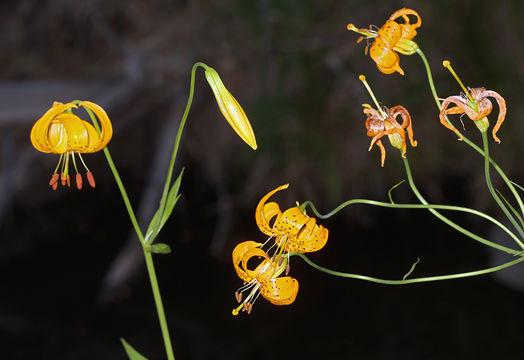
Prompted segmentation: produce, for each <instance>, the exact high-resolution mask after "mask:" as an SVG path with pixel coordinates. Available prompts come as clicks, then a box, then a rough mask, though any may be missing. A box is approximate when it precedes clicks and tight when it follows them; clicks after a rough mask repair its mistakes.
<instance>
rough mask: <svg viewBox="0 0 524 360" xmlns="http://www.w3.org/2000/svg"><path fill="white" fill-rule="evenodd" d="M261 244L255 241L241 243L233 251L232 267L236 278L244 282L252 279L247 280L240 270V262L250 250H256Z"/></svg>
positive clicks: (243, 272)
mask: <svg viewBox="0 0 524 360" xmlns="http://www.w3.org/2000/svg"><path fill="white" fill-rule="evenodd" d="M261 245H262V244H261V243H257V242H255V241H243V242H241V243H240V244H238V245H237V246H235V248H234V249H233V266H234V267H235V271H236V272H237V274H238V276H239V277H240V278H241V279H242V280H244V281H246V282H249V281H251V280H252V279H251V278H249V276H248V275H247V274H246V272H245V271H244V270H243V269H241V268H240V266H239V265H240V263H241V262H242V259H243V258H244V256H245V255H246V254H247V253H248V252H249V251H250V250H252V249H256V248H258V247H260V246H261Z"/></svg>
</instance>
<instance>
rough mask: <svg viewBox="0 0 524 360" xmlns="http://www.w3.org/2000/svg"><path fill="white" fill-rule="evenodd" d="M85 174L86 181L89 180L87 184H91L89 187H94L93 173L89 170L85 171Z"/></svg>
mask: <svg viewBox="0 0 524 360" xmlns="http://www.w3.org/2000/svg"><path fill="white" fill-rule="evenodd" d="M86 176H87V182H89V185H91V187H92V188H94V187H95V186H96V184H95V178H94V176H93V173H92V172H91V171H88V172H87V173H86Z"/></svg>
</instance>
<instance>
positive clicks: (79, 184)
mask: <svg viewBox="0 0 524 360" xmlns="http://www.w3.org/2000/svg"><path fill="white" fill-rule="evenodd" d="M75 180H76V187H77V188H78V190H81V189H82V175H80V173H77V174H76V178H75Z"/></svg>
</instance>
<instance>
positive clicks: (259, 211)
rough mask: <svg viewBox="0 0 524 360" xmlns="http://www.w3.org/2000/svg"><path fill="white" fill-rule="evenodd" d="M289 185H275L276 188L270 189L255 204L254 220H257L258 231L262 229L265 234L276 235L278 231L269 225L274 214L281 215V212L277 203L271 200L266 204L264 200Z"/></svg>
mask: <svg viewBox="0 0 524 360" xmlns="http://www.w3.org/2000/svg"><path fill="white" fill-rule="evenodd" d="M288 187H289V184H285V185H282V186H279V187H277V188H276V189H274V190H272V191H270V192H269V193H267V194H266V196H264V197H263V198H262V199H261V200H260V202H259V203H258V205H257V208H256V210H255V220H256V222H257V225H258V228H259V229H260V231H262V232H263V233H264V234H266V235H271V236H275V235H278V234H279V233H280V232H279V231H276V230H275V229H274V228H273V227H272V226H270V225H269V223H270V221H271V219H273V218H274V217H275V216H277V220H276V221H278V217H279V216H281V215H282V212H281V211H280V208H279V206H278V204H277V203H274V202H271V203H268V204H266V201H267V200H268V199H269V198H270V197H271V196H272V195H273V194H274V193H276V192H278V191H280V190H284V189H287V188H288Z"/></svg>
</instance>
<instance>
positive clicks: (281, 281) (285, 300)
mask: <svg viewBox="0 0 524 360" xmlns="http://www.w3.org/2000/svg"><path fill="white" fill-rule="evenodd" d="M260 285H261V286H260V293H261V294H262V296H263V297H264V298H265V299H267V300H268V301H269V302H271V303H272V304H274V305H289V304H291V303H292V302H293V301H295V299H296V297H297V294H298V281H297V280H296V279H294V278H292V277H290V276H284V277H280V278H274V279H268V280H265V281H263V282H262V283H261V284H260Z"/></svg>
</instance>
